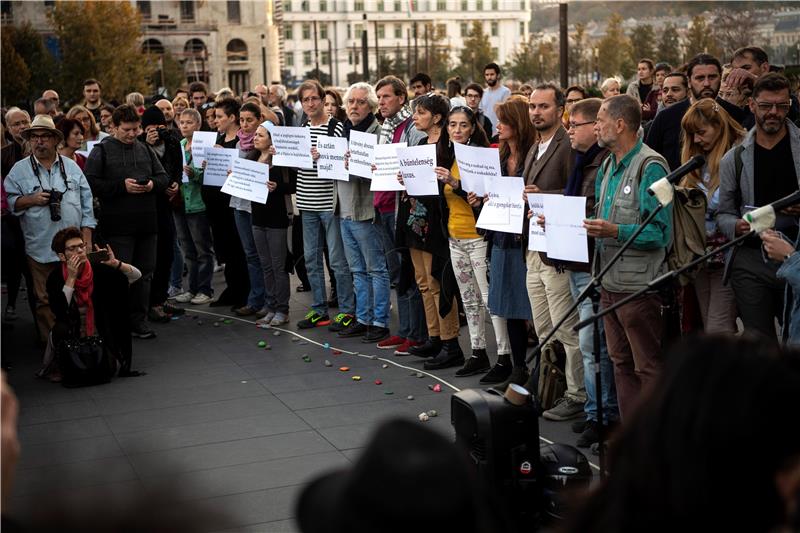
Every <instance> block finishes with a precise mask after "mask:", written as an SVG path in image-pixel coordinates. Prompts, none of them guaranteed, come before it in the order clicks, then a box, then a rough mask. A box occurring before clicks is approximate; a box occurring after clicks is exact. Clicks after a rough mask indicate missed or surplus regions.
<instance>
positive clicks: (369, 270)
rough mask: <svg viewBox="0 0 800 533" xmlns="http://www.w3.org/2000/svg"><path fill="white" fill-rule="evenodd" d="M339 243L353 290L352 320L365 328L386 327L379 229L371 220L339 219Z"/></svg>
mask: <svg viewBox="0 0 800 533" xmlns="http://www.w3.org/2000/svg"><path fill="white" fill-rule="evenodd" d="M341 231H342V243H343V244H344V254H345V257H347V264H348V265H349V266H350V272H351V274H352V275H353V287H354V288H355V291H356V320H358V321H359V322H360V323H361V324H364V325H366V326H378V327H381V328H385V327H388V326H389V301H390V298H391V293H390V289H389V271H388V270H387V268H386V259H384V255H383V244H382V243H381V239H380V230H379V229H378V227H377V226H376V225H374V224H373V223H372V221H371V220H367V221H361V222H359V221H356V220H350V219H342V220H341Z"/></svg>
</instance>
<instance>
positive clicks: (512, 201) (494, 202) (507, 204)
mask: <svg viewBox="0 0 800 533" xmlns="http://www.w3.org/2000/svg"><path fill="white" fill-rule="evenodd" d="M523 189H525V180H524V179H523V178H517V177H503V176H498V177H496V178H492V179H491V181H490V182H489V201H488V202H486V203H485V204H483V209H481V215H480V216H479V217H478V221H477V222H476V224H475V226H476V227H478V228H483V229H488V230H493V231H501V232H503V233H513V234H520V233H522V222H523V217H524V216H525V202H524V201H523V200H522V191H523Z"/></svg>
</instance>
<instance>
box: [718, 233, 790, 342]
mask: <svg viewBox="0 0 800 533" xmlns="http://www.w3.org/2000/svg"><path fill="white" fill-rule="evenodd" d="M777 272H778V265H777V264H775V263H774V262H771V263H766V262H764V258H763V257H762V255H761V250H760V249H758V248H750V247H749V246H747V245H745V246H741V247H740V248H739V250H738V251H737V252H736V257H735V258H734V260H733V267H732V269H731V281H730V283H731V288H732V289H733V292H734V294H735V295H736V307H737V308H738V309H739V316H740V317H741V318H742V324H743V325H744V330H745V332H747V333H753V334H757V335H762V336H764V337H767V338H768V339H771V340H774V339H775V338H776V337H777V335H778V334H777V331H776V330H775V319H776V318H777V319H778V320H779V321H780V320H782V319H783V301H784V291H785V289H786V284H785V282H784V281H783V280H780V279H778V277H777Z"/></svg>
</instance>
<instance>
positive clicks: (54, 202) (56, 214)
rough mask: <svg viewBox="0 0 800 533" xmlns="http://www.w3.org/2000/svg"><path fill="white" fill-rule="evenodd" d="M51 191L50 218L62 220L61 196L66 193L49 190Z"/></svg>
mask: <svg viewBox="0 0 800 533" xmlns="http://www.w3.org/2000/svg"><path fill="white" fill-rule="evenodd" d="M48 192H49V193H50V200H49V204H50V220H52V221H53V222H58V221H59V220H61V198H62V197H63V196H64V193H62V192H61V191H48Z"/></svg>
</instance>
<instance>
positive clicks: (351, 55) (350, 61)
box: [347, 51, 353, 65]
mask: <svg viewBox="0 0 800 533" xmlns="http://www.w3.org/2000/svg"><path fill="white" fill-rule="evenodd" d="M347 63H348V64H350V65H352V64H353V52H352V51H350V52H347Z"/></svg>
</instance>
